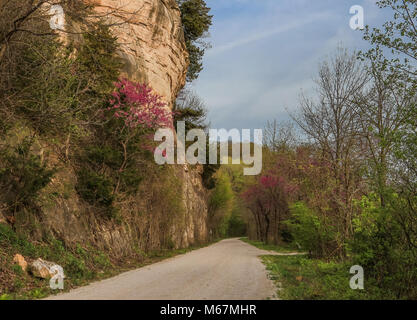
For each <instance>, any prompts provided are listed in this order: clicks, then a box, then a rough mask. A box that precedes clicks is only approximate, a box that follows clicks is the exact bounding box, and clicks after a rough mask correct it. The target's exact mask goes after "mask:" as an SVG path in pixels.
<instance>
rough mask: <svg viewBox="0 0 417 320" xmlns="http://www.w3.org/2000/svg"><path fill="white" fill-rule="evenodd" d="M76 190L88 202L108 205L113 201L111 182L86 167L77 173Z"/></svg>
mask: <svg viewBox="0 0 417 320" xmlns="http://www.w3.org/2000/svg"><path fill="white" fill-rule="evenodd" d="M76 189H77V192H78V193H79V194H80V195H81V197H83V199H85V200H86V201H87V202H89V203H90V204H93V205H95V204H98V205H101V206H105V207H110V206H111V205H112V204H113V201H114V195H113V184H112V182H111V181H110V180H109V179H108V178H106V177H104V176H103V175H100V174H97V173H96V172H93V171H90V170H88V169H84V170H81V171H80V172H79V174H78V181H77V186H76Z"/></svg>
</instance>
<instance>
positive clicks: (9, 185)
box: [0, 139, 55, 214]
mask: <svg viewBox="0 0 417 320" xmlns="http://www.w3.org/2000/svg"><path fill="white" fill-rule="evenodd" d="M31 146H32V141H31V140H30V139H24V140H23V142H21V143H20V144H18V145H17V146H16V147H14V148H11V147H9V148H6V149H5V150H1V151H0V161H1V162H0V191H1V194H0V199H3V201H4V202H5V203H6V204H7V206H8V211H9V212H10V213H11V214H14V213H16V212H17V211H19V210H21V209H23V208H25V207H27V208H33V207H35V206H36V203H35V202H36V201H35V200H36V199H37V197H38V195H39V192H40V191H41V190H42V189H43V188H44V187H46V186H47V185H48V184H49V182H50V181H51V178H52V176H53V175H54V173H55V170H53V169H49V168H48V167H47V164H46V162H42V161H41V158H40V156H38V155H34V154H33V153H32V152H31Z"/></svg>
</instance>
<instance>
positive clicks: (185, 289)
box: [49, 239, 275, 300]
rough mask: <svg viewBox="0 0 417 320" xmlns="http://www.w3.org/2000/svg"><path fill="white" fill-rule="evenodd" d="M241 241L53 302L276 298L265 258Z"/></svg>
mask: <svg viewBox="0 0 417 320" xmlns="http://www.w3.org/2000/svg"><path fill="white" fill-rule="evenodd" d="M263 254H270V252H268V251H263V250H259V249H257V248H255V247H253V246H251V245H249V244H246V243H244V242H242V241H240V240H238V239H228V240H223V241H220V242H218V243H216V244H214V245H211V246H209V247H206V248H203V249H199V250H195V251H192V252H189V253H187V254H184V255H180V256H176V257H174V258H170V259H168V260H164V261H161V262H158V263H155V264H152V265H149V266H146V267H143V268H140V269H136V270H132V271H129V272H126V273H123V274H120V275H118V276H116V277H114V278H110V279H107V280H103V281H100V282H96V283H93V284H91V285H89V286H86V287H82V288H78V289H75V290H72V291H70V292H69V293H64V294H60V295H57V296H52V297H50V298H49V299H69V300H72V299H82V300H84V299H87V300H88V299H98V300H101V299H116V300H117V299H126V300H136V299H140V300H149V299H158V300H159V299H162V300H171V299H178V300H205V299H214V300H223V299H224V300H225V299H231V300H245V299H266V298H268V297H270V298H271V297H273V296H274V293H275V287H274V284H273V282H272V281H271V280H269V279H268V278H267V271H266V270H265V266H264V265H263V264H262V262H261V261H260V259H259V258H258V256H259V255H263Z"/></svg>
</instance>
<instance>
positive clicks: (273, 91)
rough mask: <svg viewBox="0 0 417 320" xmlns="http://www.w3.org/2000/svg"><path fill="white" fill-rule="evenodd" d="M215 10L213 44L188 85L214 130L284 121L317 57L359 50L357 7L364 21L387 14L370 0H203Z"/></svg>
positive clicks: (307, 88) (374, 22) (309, 85)
mask: <svg viewBox="0 0 417 320" xmlns="http://www.w3.org/2000/svg"><path fill="white" fill-rule="evenodd" d="M206 2H207V5H208V6H209V7H210V8H211V9H212V10H211V13H212V14H213V15H214V18H213V26H212V28H211V30H210V34H211V36H210V38H209V39H208V40H209V41H210V42H211V44H212V49H210V50H208V51H207V52H206V56H205V57H204V70H203V71H202V73H201V74H200V77H199V79H198V80H196V81H195V82H194V83H193V84H192V89H193V90H194V91H195V92H196V93H197V94H198V95H199V96H201V97H202V98H203V100H204V101H205V103H206V105H207V107H208V109H209V120H210V122H211V126H212V127H213V128H218V129H220V128H226V129H231V128H238V129H243V128H249V129H254V128H263V127H264V125H265V123H266V121H267V120H271V119H277V120H279V121H286V120H288V119H289V116H288V112H294V111H295V110H296V108H297V104H298V99H299V95H300V93H301V92H304V93H305V94H307V95H313V94H314V91H313V86H314V84H313V80H312V79H313V78H314V77H315V75H316V74H317V70H318V63H319V62H320V61H321V60H323V59H325V58H326V55H327V56H328V55H329V54H331V53H332V52H334V50H335V49H336V48H337V46H338V45H340V44H341V45H342V46H344V47H347V48H351V49H366V48H367V46H368V43H367V42H365V41H363V40H362V32H361V31H353V30H352V29H350V27H349V20H350V18H351V16H352V15H350V13H349V9H350V7H351V6H353V5H361V6H363V8H364V10H365V24H368V25H370V26H380V25H381V24H382V23H383V22H384V21H385V20H386V18H387V17H388V16H389V12H386V11H383V10H381V9H379V8H378V7H377V6H376V4H375V0H206Z"/></svg>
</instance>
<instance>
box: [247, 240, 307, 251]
mask: <svg viewBox="0 0 417 320" xmlns="http://www.w3.org/2000/svg"><path fill="white" fill-rule="evenodd" d="M240 240H242V241H244V242H246V243H249V244H251V245H253V246H254V247H257V248H259V249H262V250H269V251H275V252H278V253H290V252H298V251H299V249H298V248H297V247H296V246H295V245H292V244H281V245H279V246H276V245H273V244H265V243H263V242H261V241H256V240H249V239H248V238H240Z"/></svg>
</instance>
